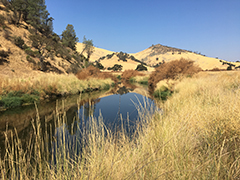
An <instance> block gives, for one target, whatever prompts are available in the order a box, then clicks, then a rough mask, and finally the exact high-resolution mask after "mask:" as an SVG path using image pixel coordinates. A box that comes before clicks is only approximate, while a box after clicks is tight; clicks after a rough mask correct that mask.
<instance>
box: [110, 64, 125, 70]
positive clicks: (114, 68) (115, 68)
mask: <svg viewBox="0 0 240 180" xmlns="http://www.w3.org/2000/svg"><path fill="white" fill-rule="evenodd" d="M122 67H123V66H122V65H121V64H114V66H113V67H108V70H112V71H121V70H122Z"/></svg>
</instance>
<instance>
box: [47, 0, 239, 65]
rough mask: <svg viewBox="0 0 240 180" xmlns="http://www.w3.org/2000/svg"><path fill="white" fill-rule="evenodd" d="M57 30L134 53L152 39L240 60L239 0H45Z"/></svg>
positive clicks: (160, 42) (220, 57)
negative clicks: (69, 30)
mask: <svg viewBox="0 0 240 180" xmlns="http://www.w3.org/2000/svg"><path fill="white" fill-rule="evenodd" d="M46 5H47V9H48V11H49V13H50V16H51V17H53V18H54V21H53V27H54V32H56V33H57V34H59V35H60V34H62V32H63V30H65V29H66V26H67V25H68V24H72V25H73V26H74V29H75V32H76V35H77V37H78V38H79V41H80V42H82V39H83V36H84V35H85V36H86V38H87V39H92V40H93V43H94V45H95V46H96V47H99V48H104V49H107V50H111V51H117V52H119V51H123V52H127V53H136V52H139V51H142V50H144V49H146V48H148V47H150V46H151V45H152V44H162V45H167V46H171V47H176V48H181V49H186V50H192V51H198V52H201V53H202V54H205V55H207V56H209V57H218V58H219V59H224V60H228V61H236V60H240V0H118V1H116V0H68V1H66V0H46Z"/></svg>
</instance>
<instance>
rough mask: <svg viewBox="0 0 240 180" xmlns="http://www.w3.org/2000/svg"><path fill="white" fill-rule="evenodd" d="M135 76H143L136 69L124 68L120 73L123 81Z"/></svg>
mask: <svg viewBox="0 0 240 180" xmlns="http://www.w3.org/2000/svg"><path fill="white" fill-rule="evenodd" d="M136 76H144V74H143V73H141V72H139V71H136V70H125V71H124V72H123V73H122V79H123V80H125V81H129V80H130V78H132V77H136Z"/></svg>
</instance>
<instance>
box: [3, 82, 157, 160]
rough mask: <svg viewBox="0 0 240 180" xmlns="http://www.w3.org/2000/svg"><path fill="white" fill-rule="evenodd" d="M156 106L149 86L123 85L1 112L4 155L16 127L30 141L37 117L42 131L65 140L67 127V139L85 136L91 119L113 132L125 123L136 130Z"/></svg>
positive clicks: (126, 126)
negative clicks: (7, 138)
mask: <svg viewBox="0 0 240 180" xmlns="http://www.w3.org/2000/svg"><path fill="white" fill-rule="evenodd" d="M154 108H155V102H154V100H153V99H151V98H149V95H148V91H147V88H146V87H137V88H136V87H135V88H127V87H125V86H123V87H121V88H118V89H110V90H108V91H99V92H92V93H88V94H87V93H84V94H82V95H74V96H69V97H65V98H61V99H58V100H57V101H56V100H55V101H50V102H44V103H39V104H37V105H36V106H35V105H32V106H26V107H19V108H15V109H10V110H7V111H4V112H0V148H1V149H0V152H1V156H2V157H3V155H4V149H5V147H4V141H5V137H6V136H10V134H11V132H13V131H15V130H16V132H17V133H18V138H19V139H20V140H21V142H22V143H23V145H24V143H25V144H27V142H28V140H29V138H30V134H31V133H34V129H33V127H32V126H33V124H34V123H35V121H36V119H39V120H40V121H41V131H42V132H46V133H47V134H48V135H49V136H54V137H56V138H57V139H61V138H62V135H61V134H62V131H63V129H65V130H64V131H65V134H66V136H67V137H68V138H67V139H69V140H71V139H74V138H75V139H76V138H82V130H83V129H84V128H85V129H86V128H89V121H90V119H95V121H99V119H101V121H102V122H103V124H104V125H105V126H106V128H109V129H111V130H113V131H112V132H114V130H115V131H116V129H118V127H119V126H121V125H122V126H121V127H124V128H126V132H133V131H134V125H135V124H136V122H138V121H141V117H143V116H144V115H145V113H149V112H153V111H154ZM146 109H148V110H147V111H146ZM57 115H58V116H57ZM59 116H61V117H62V119H64V121H62V123H56V121H59V119H58V117H59ZM50 139H52V138H51V137H50Z"/></svg>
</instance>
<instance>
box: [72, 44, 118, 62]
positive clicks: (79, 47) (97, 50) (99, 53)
mask: <svg viewBox="0 0 240 180" xmlns="http://www.w3.org/2000/svg"><path fill="white" fill-rule="evenodd" d="M76 48H77V51H78V52H79V53H81V52H82V50H83V48H84V45H83V43H77V45H76ZM112 53H114V52H113V51H109V50H106V49H101V48H97V47H95V48H94V52H93V54H92V55H91V56H90V62H95V61H96V60H98V59H99V58H100V57H103V56H106V55H107V54H112ZM83 55H84V56H85V57H86V56H87V54H86V53H85V52H84V53H83Z"/></svg>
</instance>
